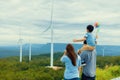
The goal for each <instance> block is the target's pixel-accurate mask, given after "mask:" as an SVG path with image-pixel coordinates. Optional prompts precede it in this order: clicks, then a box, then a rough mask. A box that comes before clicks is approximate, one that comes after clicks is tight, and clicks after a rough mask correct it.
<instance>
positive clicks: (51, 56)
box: [43, 0, 54, 68]
mask: <svg viewBox="0 0 120 80" xmlns="http://www.w3.org/2000/svg"><path fill="white" fill-rule="evenodd" d="M53 8H54V0H51V17H50V25H49V27H48V28H47V29H46V30H45V31H43V32H46V31H48V30H49V29H51V54H50V67H51V68H52V67H53V57H54V56H53V52H54V50H53V49H54V48H53V47H54V45H53Z"/></svg>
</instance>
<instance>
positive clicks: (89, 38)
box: [73, 25, 95, 53]
mask: <svg viewBox="0 0 120 80" xmlns="http://www.w3.org/2000/svg"><path fill="white" fill-rule="evenodd" d="M86 30H87V33H86V34H85V36H84V38H82V39H74V40H73V42H81V41H85V40H86V43H87V45H84V46H83V47H82V48H81V49H79V50H78V53H81V51H84V50H94V49H95V37H94V36H93V34H92V32H93V30H94V27H93V26H92V25H88V26H87V28H86Z"/></svg>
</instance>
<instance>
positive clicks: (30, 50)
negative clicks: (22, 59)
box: [29, 41, 32, 61]
mask: <svg viewBox="0 0 120 80" xmlns="http://www.w3.org/2000/svg"><path fill="white" fill-rule="evenodd" d="M31 46H32V44H31V41H30V43H29V61H31V52H32V49H31Z"/></svg>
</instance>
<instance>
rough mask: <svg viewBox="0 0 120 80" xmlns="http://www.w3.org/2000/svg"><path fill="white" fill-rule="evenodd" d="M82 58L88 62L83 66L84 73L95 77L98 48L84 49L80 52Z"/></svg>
mask: <svg viewBox="0 0 120 80" xmlns="http://www.w3.org/2000/svg"><path fill="white" fill-rule="evenodd" d="M80 57H81V60H82V61H84V62H85V63H86V65H85V66H84V67H83V70H82V73H84V74H85V75H86V76H88V77H94V76H95V75H96V50H93V51H83V52H82V53H81V54H80Z"/></svg>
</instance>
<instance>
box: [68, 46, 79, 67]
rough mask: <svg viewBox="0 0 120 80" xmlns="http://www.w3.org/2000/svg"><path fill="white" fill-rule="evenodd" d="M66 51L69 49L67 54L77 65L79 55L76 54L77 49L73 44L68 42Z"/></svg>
mask: <svg viewBox="0 0 120 80" xmlns="http://www.w3.org/2000/svg"><path fill="white" fill-rule="evenodd" d="M66 51H67V56H68V57H69V58H70V59H71V62H72V64H73V65H74V66H76V58H77V55H76V54H75V50H74V47H73V46H72V44H68V45H67V46H66Z"/></svg>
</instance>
